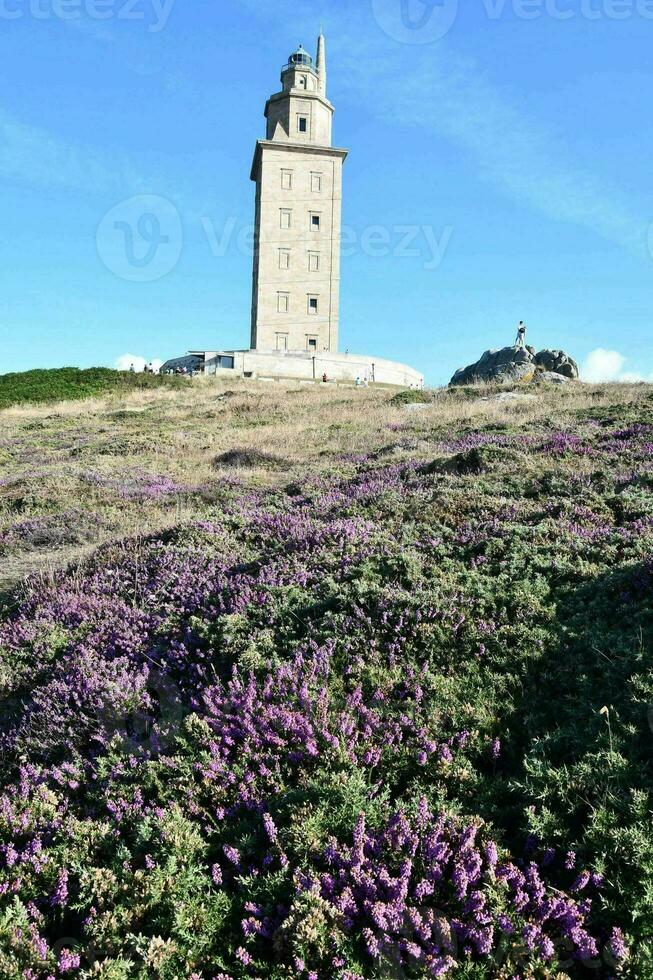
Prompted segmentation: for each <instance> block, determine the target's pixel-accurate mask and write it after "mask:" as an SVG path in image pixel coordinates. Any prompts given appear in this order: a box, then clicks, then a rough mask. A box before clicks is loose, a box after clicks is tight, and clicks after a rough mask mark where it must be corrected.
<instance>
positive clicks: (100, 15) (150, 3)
mask: <svg viewBox="0 0 653 980" xmlns="http://www.w3.org/2000/svg"><path fill="white" fill-rule="evenodd" d="M174 3H175V0H0V20H21V19H22V18H24V17H31V18H32V19H33V20H73V21H74V20H77V21H79V20H83V19H86V20H98V21H107V20H128V21H137V22H140V23H141V24H144V25H145V26H146V29H147V30H148V31H149V32H150V33H151V34H158V33H160V32H161V31H162V30H164V29H165V27H166V25H167V23H168V20H169V19H170V14H171V13H172V8H173V6H174Z"/></svg>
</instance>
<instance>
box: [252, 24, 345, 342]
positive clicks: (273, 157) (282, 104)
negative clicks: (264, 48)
mask: <svg viewBox="0 0 653 980" xmlns="http://www.w3.org/2000/svg"><path fill="white" fill-rule="evenodd" d="M281 84H282V89H281V91H280V92H278V93H277V94H276V95H273V96H271V98H270V99H269V100H268V102H267V105H266V107H265V117H266V119H267V134H266V139H264V140H259V141H258V143H257V144H256V153H255V156H254V164H253V166H252V175H251V176H252V180H253V181H255V183H256V221H255V238H254V278H253V296H252V338H251V346H252V348H253V349H257V350H268V351H269V350H275V351H286V350H287V351H308V352H311V351H313V352H316V353H317V352H322V351H331V352H336V351H337V350H338V325H339V302H340V225H341V210H342V165H343V163H344V160H345V158H346V156H347V151H346V150H341V149H337V148H335V147H333V146H332V142H331V128H332V120H333V112H334V108H333V106H332V105H331V103H330V102H329V100H328V99H327V69H326V44H325V40H324V36H323V35H322V34H321V35H320V37H319V39H318V49H317V61H316V62H315V63H314V62H313V59H312V57H311V56H310V55H309V54H308V53H307V52H306V51H305V50H304V49H303V48H302V47H301V46H300V47H299V48H298V49H297V51H295V53H294V54H291V56H290V58H289V59H288V64H287V65H285V66H284V67H283V68H282V70H281Z"/></svg>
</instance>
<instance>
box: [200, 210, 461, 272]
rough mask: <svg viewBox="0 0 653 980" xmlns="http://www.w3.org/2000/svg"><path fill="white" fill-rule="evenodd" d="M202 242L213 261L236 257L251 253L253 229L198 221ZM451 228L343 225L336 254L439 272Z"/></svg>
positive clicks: (233, 220)
mask: <svg viewBox="0 0 653 980" xmlns="http://www.w3.org/2000/svg"><path fill="white" fill-rule="evenodd" d="M202 227H203V229H204V234H205V235H206V240H207V242H208V244H209V247H210V249H211V254H212V255H213V256H214V257H215V258H224V256H225V255H227V254H228V253H229V252H230V251H231V250H232V249H234V247H235V249H236V250H237V252H238V253H239V254H240V255H248V256H251V255H253V254H254V229H253V227H252V226H251V225H239V223H238V221H237V219H236V218H228V219H227V221H226V222H225V223H224V225H223V226H222V227H221V228H218V227H216V225H215V223H214V222H213V221H212V220H211V218H207V217H205V218H202ZM453 232H454V229H453V227H452V226H451V225H445V227H444V228H442V229H441V230H439V229H436V228H434V227H433V225H408V224H407V225H392V226H387V225H368V226H367V227H365V228H363V229H362V230H359V229H358V228H354V227H353V226H352V225H343V226H342V229H341V234H340V254H341V256H342V258H343V259H350V258H352V257H353V256H355V255H365V256H367V257H368V258H373V259H383V258H388V257H390V256H392V257H393V258H397V259H422V267H423V268H424V269H425V270H426V271H427V272H434V271H435V270H436V269H439V268H440V266H441V264H442V261H443V259H444V257H445V255H446V252H447V249H448V248H449V244H450V242H451V239H452V237H453Z"/></svg>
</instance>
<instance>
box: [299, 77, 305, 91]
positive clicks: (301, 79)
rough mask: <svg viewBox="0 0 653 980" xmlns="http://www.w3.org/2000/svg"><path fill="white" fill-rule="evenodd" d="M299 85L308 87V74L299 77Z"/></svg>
mask: <svg viewBox="0 0 653 980" xmlns="http://www.w3.org/2000/svg"><path fill="white" fill-rule="evenodd" d="M299 87H300V88H306V75H302V76H301V78H300V79H299Z"/></svg>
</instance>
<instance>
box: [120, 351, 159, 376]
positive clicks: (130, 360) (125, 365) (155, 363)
mask: <svg viewBox="0 0 653 980" xmlns="http://www.w3.org/2000/svg"><path fill="white" fill-rule="evenodd" d="M146 364H151V365H152V367H153V368H154V370H155V371H158V370H159V368H160V367H161V365H162V364H163V361H162V360H160V358H158V357H153V358H151V359H150V360H146V359H145V358H144V357H139V355H138V354H121V355H120V357H118V358H116V362H115V365H114V367H115V368H116V371H129V370H130V369H131V368H132V366H133V368H134V371H136V373H137V374H142V372H143V371H144V370H145V366H146Z"/></svg>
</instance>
